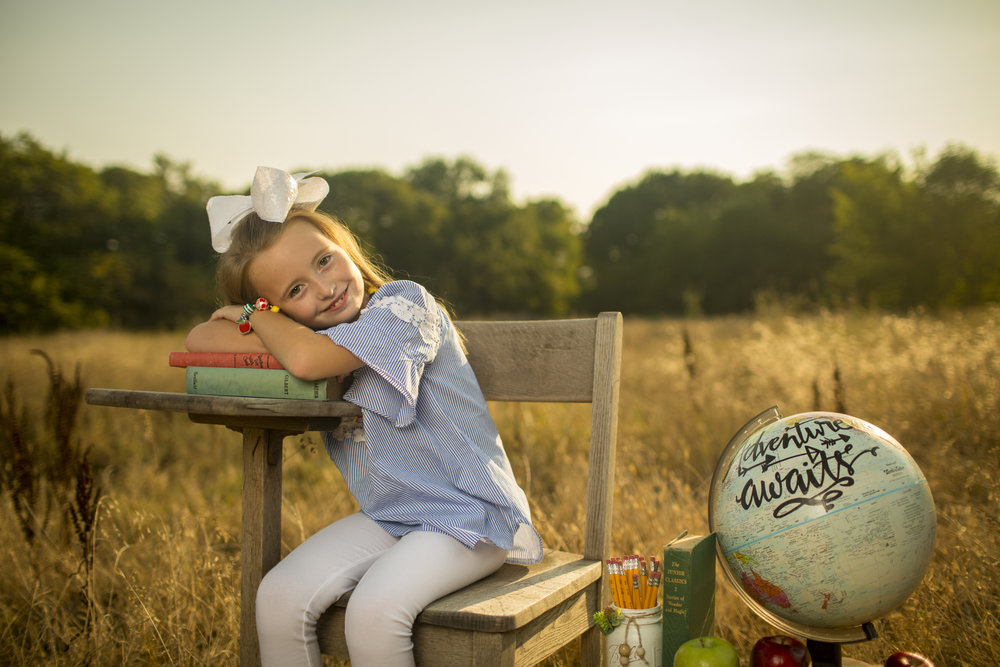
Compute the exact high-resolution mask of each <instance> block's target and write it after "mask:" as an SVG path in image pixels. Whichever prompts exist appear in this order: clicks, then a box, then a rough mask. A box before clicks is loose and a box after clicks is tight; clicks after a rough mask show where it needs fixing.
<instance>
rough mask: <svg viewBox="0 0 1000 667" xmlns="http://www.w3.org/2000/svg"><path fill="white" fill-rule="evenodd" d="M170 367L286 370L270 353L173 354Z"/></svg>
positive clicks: (171, 354)
mask: <svg viewBox="0 0 1000 667" xmlns="http://www.w3.org/2000/svg"><path fill="white" fill-rule="evenodd" d="M170 365H171V366H177V367H179V368H186V367H188V366H210V367H216V368H262V369H272V370H281V369H283V368H284V366H282V365H281V364H280V363H278V360H277V359H276V358H275V356H274V355H273V354H270V353H268V352H171V353H170Z"/></svg>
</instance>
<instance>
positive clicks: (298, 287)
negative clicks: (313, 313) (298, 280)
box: [288, 285, 302, 296]
mask: <svg viewBox="0 0 1000 667" xmlns="http://www.w3.org/2000/svg"><path fill="white" fill-rule="evenodd" d="M301 291H302V285H296V286H295V287H293V288H292V289H290V290H289V291H288V296H296V295H297V294H298V293H299V292H301Z"/></svg>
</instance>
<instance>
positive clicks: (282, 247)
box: [249, 220, 367, 330]
mask: <svg viewBox="0 0 1000 667" xmlns="http://www.w3.org/2000/svg"><path fill="white" fill-rule="evenodd" d="M285 225H286V226H287V228H286V229H285V230H284V231H282V233H281V234H280V235H279V236H278V237H277V239H275V241H274V242H273V243H272V244H271V245H270V246H269V247H268V248H267V249H266V250H264V251H263V252H261V253H260V254H259V255H257V257H255V258H254V260H253V261H252V262H250V267H249V271H250V282H251V283H253V285H254V287H255V288H256V289H257V290H258V291H259V292H260V295H261V296H263V297H264V298H265V299H267V300H268V301H270V302H271V303H272V304H274V305H276V306H278V307H279V308H281V311H282V312H283V313H285V314H286V315H288V316H289V317H291V318H292V319H293V320H295V321H296V322H299V323H300V324H304V325H305V326H307V327H309V328H311V329H316V330H319V329H327V328H329V327H332V326H333V325H335V324H343V323H344V322H350V321H352V320H354V319H355V318H357V316H358V313H360V311H361V308H362V307H364V304H365V301H366V300H367V295H366V294H365V285H364V280H363V279H362V277H361V272H360V271H359V270H358V267H357V265H355V264H354V262H353V261H351V258H350V257H348V256H347V253H345V252H344V251H343V249H342V248H341V247H340V246H338V245H337V244H335V243H334V242H333V241H331V240H330V239H328V238H327V237H326V236H324V235H323V234H322V233H321V232H320V231H319V230H318V229H316V228H315V227H313V226H312V225H311V224H309V223H308V222H304V221H301V220H293V221H292V222H287V223H285Z"/></svg>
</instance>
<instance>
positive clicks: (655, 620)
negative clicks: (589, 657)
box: [604, 605, 669, 667]
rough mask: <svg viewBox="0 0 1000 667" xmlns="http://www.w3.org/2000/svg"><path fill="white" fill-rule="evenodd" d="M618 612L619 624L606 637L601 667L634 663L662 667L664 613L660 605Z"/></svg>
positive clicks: (622, 666) (617, 666)
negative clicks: (605, 647) (602, 665)
mask: <svg viewBox="0 0 1000 667" xmlns="http://www.w3.org/2000/svg"><path fill="white" fill-rule="evenodd" d="M616 609H617V608H616ZM617 611H618V612H619V613H620V614H621V621H620V622H619V623H618V626H617V627H616V628H614V629H613V630H612V631H611V634H609V635H608V643H607V650H606V652H605V655H606V658H607V659H606V660H605V663H604V664H605V665H606V666H607V667H619V666H621V667H624V666H625V665H633V664H636V665H649V667H662V664H663V655H662V654H663V613H662V609H661V608H660V605H656V606H655V607H652V608H649V609H617ZM667 667H669V665H668V666H667Z"/></svg>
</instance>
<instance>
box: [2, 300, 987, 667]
mask: <svg viewBox="0 0 1000 667" xmlns="http://www.w3.org/2000/svg"><path fill="white" fill-rule="evenodd" d="M181 344H182V336H181V335H180V334H176V335H172V334H163V335H125V334H115V333H97V332H95V333H85V334H75V335H57V336H45V337H37V338H9V339H6V340H3V341H0V354H2V355H3V356H2V358H3V359H5V360H6V363H5V369H4V370H5V374H6V375H7V376H9V377H10V378H12V379H13V384H14V386H15V387H16V394H17V396H16V400H15V401H14V403H16V404H17V406H18V407H16V409H14V410H13V413H12V414H14V415H21V416H22V417H23V420H22V421H23V424H25V425H27V426H28V428H27V429H26V433H27V435H26V436H24V437H26V438H27V439H29V440H30V441H31V442H34V443H36V445H35V446H36V448H37V449H38V451H39V452H40V453H41V454H44V451H45V444H44V443H45V442H47V438H49V435H48V433H49V431H51V428H50V426H51V425H50V423H48V422H47V421H46V417H45V416H44V410H45V409H44V405H45V401H46V396H47V395H48V376H47V369H46V365H45V363H44V361H43V360H42V359H40V358H39V357H37V356H35V355H32V354H30V353H29V351H30V350H31V349H34V348H40V349H44V350H45V351H46V352H47V353H48V354H49V355H50V357H51V358H52V359H53V361H54V362H55V363H56V364H57V365H58V366H59V367H60V368H61V369H62V371H63V373H64V374H65V375H66V376H67V377H71V376H72V373H73V370H74V368H75V366H76V365H77V364H79V365H80V373H81V377H82V378H83V380H84V382H85V384H86V385H88V386H105V387H123V388H124V387H128V388H139V389H155V390H173V391H183V374H182V373H181V372H180V371H178V370H177V369H171V368H169V367H167V366H166V362H165V360H166V355H167V353H168V352H169V351H171V350H174V349H177V348H179V347H180V345H181ZM998 351H1000V309H996V308H994V309H988V310H981V311H976V312H967V313H955V314H952V315H949V316H946V317H944V316H931V315H927V314H920V313H916V314H911V315H908V316H892V315H878V314H868V313H820V314H815V315H809V316H798V317H788V316H785V315H784V314H783V313H782V312H780V310H778V309H772V310H770V311H764V312H760V313H758V314H757V315H756V316H754V317H733V318H723V319H693V320H655V321H643V320H636V319H626V324H625V353H624V363H623V378H622V391H621V421H620V430H619V455H618V463H617V470H616V475H617V482H618V484H617V490H616V494H615V503H616V504H615V509H614V521H615V523H614V532H613V537H612V540H613V550H614V551H615V552H618V553H643V554H649V555H655V554H659V553H661V551H662V548H663V544H664V543H665V542H666V541H668V540H669V539H670V538H672V537H673V536H674V535H676V534H677V533H678V532H679V531H681V530H688V531H691V532H693V533H696V532H704V531H706V530H707V524H708V519H707V504H708V482H709V480H710V478H711V474H712V470H713V468H714V465H715V461H716V459H717V457H718V455H719V454H720V453H721V450H722V448H723V447H724V446H725V444H726V443H727V442H728V440H729V438H730V437H731V436H732V435H733V433H735V432H736V431H737V430H738V429H739V428H740V426H742V424H743V423H744V422H745V421H747V420H748V419H749V418H750V417H752V416H753V415H755V414H757V413H758V412H760V411H761V410H763V409H765V408H767V407H770V406H771V405H778V406H779V408H780V409H781V412H782V414H785V415H790V414H794V413H797V412H804V411H807V410H814V409H820V410H831V411H834V410H836V411H846V412H848V413H850V414H853V415H856V416H858V417H861V418H863V419H866V420H868V421H871V422H873V423H875V424H878V425H879V426H882V427H883V428H885V429H886V430H887V431H888V432H890V433H891V434H893V435H894V436H895V437H896V438H897V439H898V440H899V441H900V442H901V443H902V444H903V445H904V446H905V447H906V448H907V449H908V450H909V451H910V453H911V454H912V455H913V457H914V458H915V459H916V461H917V462H918V464H919V465H920V466H921V468H922V469H923V471H924V473H925V474H926V476H927V478H928V480H929V482H930V485H931V489H932V491H933V494H934V499H935V502H936V506H937V514H938V537H937V545H936V549H935V558H934V561H933V563H932V565H931V568H930V571H929V572H928V574H927V576H926V578H925V580H924V582H923V583H922V585H921V586H920V588H919V589H918V590H917V591H916V592H915V593H914V595H913V596H911V597H910V599H909V600H907V602H906V603H905V604H904V605H903V606H902V608H901V609H899V610H898V611H896V612H894V613H892V614H890V615H889V616H887V617H885V618H883V619H881V620H879V621H878V622H877V624H876V627H877V630H878V632H879V637H878V638H877V639H875V640H873V641H870V642H866V643H864V644H856V645H849V646H847V647H845V649H844V652H845V655H848V656H850V657H854V658H857V659H860V660H865V661H868V662H871V663H879V664H881V661H882V660H883V659H884V657H885V656H886V655H888V654H889V653H892V652H893V651H895V650H897V649H909V650H917V651H920V652H923V653H925V654H927V655H929V656H931V657H932V658H934V659H935V660H936V661H937V663H938V665H939V666H943V665H977V666H978V665H995V664H1000V619H998V615H997V614H998V612H997V609H998V607H1000V577H998V576H997V572H998V571H1000V568H998V565H1000V562H998V555H997V554H998V553H1000V530H998V528H1000V526H998V518H997V517H998V509H1000V481H998V480H1000V474H998V473H1000V464H998V460H1000V436H998V434H1000V357H998ZM3 379H4V378H2V377H0V380H3ZM492 408H493V410H494V414H495V417H496V420H497V422H498V425H499V427H500V430H501V433H503V434H504V437H505V443H506V446H507V449H508V452H509V455H510V458H511V461H512V464H513V466H514V468H515V471H516V472H517V474H518V475H519V478H520V479H521V480H522V482H523V484H524V486H525V487H526V488H527V489H528V494H529V497H530V498H531V501H532V505H533V512H534V516H535V518H536V522H537V524H538V527H539V530H540V532H541V533H542V535H543V537H544V539H545V541H546V543H547V544H548V545H549V546H551V547H557V548H570V549H579V548H580V547H581V544H582V530H581V524H582V516H583V506H582V500H581V499H582V498H583V497H585V493H584V490H583V470H584V468H585V463H586V462H585V456H586V454H585V451H586V450H585V444H584V443H585V441H586V419H585V418H583V415H584V411H583V408H582V407H581V406H549V405H507V404H495V405H493V406H492ZM73 439H74V443H75V444H76V446H77V447H78V450H79V451H83V450H87V448H88V447H89V450H87V451H89V464H90V466H91V469H92V470H93V471H94V473H95V481H96V487H97V488H98V489H99V491H100V495H99V498H98V500H97V503H96V515H95V519H94V521H93V530H92V533H91V534H90V537H89V538H88V539H89V540H90V542H91V544H90V550H91V553H90V556H89V558H91V559H92V567H87V566H85V564H84V558H85V553H84V551H85V550H84V549H83V548H82V547H81V545H80V544H79V540H78V539H76V538H74V532H73V527H72V523H71V521H70V519H68V518H66V517H65V516H64V515H60V514H59V512H57V511H51V510H47V509H46V508H45V507H44V506H43V505H44V503H40V504H39V506H38V511H39V512H47V514H46V516H37V517H35V518H36V525H37V526H39V527H40V530H39V534H38V536H36V537H35V538H34V539H32V540H31V541H30V542H29V541H28V540H27V539H26V538H25V536H24V531H23V529H22V526H21V525H20V524H19V522H18V521H17V520H16V518H15V514H14V512H13V511H12V502H13V501H12V492H11V491H10V490H9V489H4V493H3V494H2V497H0V544H2V545H3V546H2V551H3V563H4V566H3V567H2V568H0V663H4V664H25V665H37V664H54V665H83V664H88V665H89V664H98V665H109V664H176V665H191V664H197V665H200V664H213V665H214V664H233V663H235V662H236V656H237V655H238V650H237V631H238V620H237V619H238V607H239V600H238V593H237V591H238V531H239V493H240V468H239V451H240V447H239V436H238V435H237V434H235V433H233V432H230V431H228V430H227V429H224V428H222V427H213V426H205V425H196V424H192V423H190V422H189V421H188V420H187V419H186V418H185V417H183V416H182V415H171V414H161V413H149V412H141V411H130V410H120V409H112V408H98V407H91V406H85V407H83V408H82V409H81V411H80V414H79V416H78V423H77V427H76V429H75V433H74V435H73ZM318 443H319V441H318V439H317V438H316V436H315V435H306V436H300V437H298V438H289V439H288V440H287V441H286V448H285V456H286V460H285V464H284V465H285V476H284V506H283V515H284V523H283V543H284V549H285V550H288V549H290V548H292V547H293V546H294V545H296V544H298V543H299V542H300V541H301V540H302V539H304V537H305V536H307V535H309V534H310V533H312V532H313V531H315V530H316V529H318V528H319V527H321V526H323V525H324V524H325V523H327V522H329V521H330V520H332V519H333V518H335V517H336V516H339V515H340V514H343V513H345V512H348V511H351V510H353V508H354V504H353V501H352V499H351V498H350V496H349V494H348V493H347V491H346V489H345V488H344V485H343V482H342V480H341V479H340V477H339V475H338V473H337V472H336V470H335V468H334V467H333V465H332V464H331V463H329V461H328V460H326V458H325V454H324V452H323V451H322V447H320V446H319V445H318ZM4 464H5V465H7V462H5V463H4ZM42 467H44V466H42ZM49 483H50V482H49V481H47V480H45V479H40V480H39V484H40V485H41V487H40V488H41V490H39V491H38V492H37V493H36V495H37V496H38V497H44V494H45V491H44V488H45V485H47V484H49ZM717 632H718V634H720V635H721V636H724V637H726V638H727V639H729V640H731V641H732V642H734V643H735V644H736V645H737V646H738V647H739V648H740V649H741V651H742V652H743V654H744V655H746V654H747V653H748V652H749V648H750V646H751V645H752V643H753V641H754V640H755V639H756V638H757V637H759V636H762V635H764V634H768V633H771V632H773V629H772V628H770V627H769V626H767V624H765V623H764V622H763V621H761V620H760V619H759V618H758V617H756V616H755V615H754V614H753V613H752V612H750V611H749V610H747V609H746V608H745V607H744V605H743V603H742V602H741V601H740V600H739V598H738V596H737V595H736V594H735V592H733V591H732V590H731V589H730V588H729V586H728V583H726V582H725V581H722V580H721V577H720V583H719V587H718V603H717ZM575 658H576V654H575V652H574V651H573V650H572V649H570V650H567V651H565V652H563V654H562V655H561V656H560V657H559V658H558V659H557V660H555V661H553V664H560V665H568V664H574V662H575Z"/></svg>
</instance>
